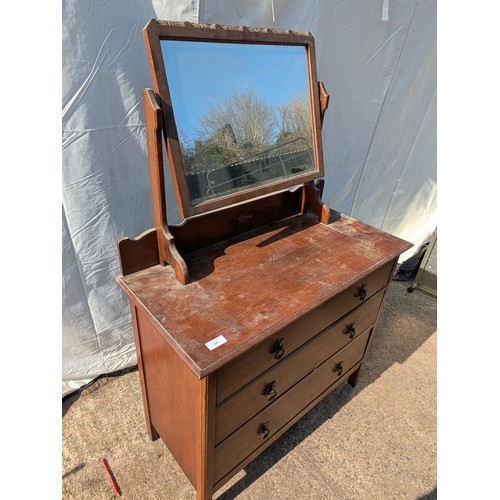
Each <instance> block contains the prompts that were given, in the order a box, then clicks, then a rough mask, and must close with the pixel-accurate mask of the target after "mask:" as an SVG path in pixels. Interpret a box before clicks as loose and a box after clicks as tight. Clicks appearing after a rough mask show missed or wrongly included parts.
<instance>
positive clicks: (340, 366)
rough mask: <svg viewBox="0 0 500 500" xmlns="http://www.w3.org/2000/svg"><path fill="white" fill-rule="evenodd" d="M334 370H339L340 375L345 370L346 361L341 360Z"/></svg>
mask: <svg viewBox="0 0 500 500" xmlns="http://www.w3.org/2000/svg"><path fill="white" fill-rule="evenodd" d="M333 371H334V372H337V375H338V376H339V377H340V376H341V375H342V373H343V372H344V362H343V361H339V362H338V363H337V364H336V365H335V368H334V369H333Z"/></svg>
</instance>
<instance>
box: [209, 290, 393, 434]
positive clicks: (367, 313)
mask: <svg viewBox="0 0 500 500" xmlns="http://www.w3.org/2000/svg"><path fill="white" fill-rule="evenodd" d="M383 296H384V290H381V291H379V292H377V293H376V294H375V295H374V296H373V297H371V298H370V299H369V300H367V301H366V302H365V303H364V304H363V305H361V306H360V307H357V308H356V309H354V311H353V312H351V313H350V314H348V315H347V316H344V317H343V318H342V319H340V320H339V321H337V322H336V323H335V324H334V325H332V326H330V327H328V328H327V329H326V330H324V331H323V332H322V333H320V334H319V335H318V336H317V337H315V338H314V339H313V340H311V341H310V342H308V343H306V344H305V345H304V346H302V347H301V348H300V349H297V350H296V351H295V352H293V353H292V354H291V355H290V356H287V357H286V358H285V359H284V360H283V362H281V363H278V364H277V365H275V366H274V367H273V368H271V369H270V370H268V371H267V372H265V373H264V374H262V375H260V376H259V377H257V378H256V379H255V380H253V381H252V382H250V383H249V384H248V385H246V386H245V387H243V388H242V389H241V390H240V391H238V392H237V393H235V394H234V395H233V396H232V397H230V398H227V399H226V400H225V401H224V402H222V404H220V405H219V406H218V407H217V410H216V416H215V442H216V443H219V442H221V441H222V440H223V439H225V438H226V437H227V436H228V435H229V434H231V433H232V432H234V431H235V430H236V429H237V428H238V427H240V426H241V425H243V424H244V423H245V422H246V421H247V420H249V419H250V418H251V417H253V416H254V415H255V414H256V413H258V412H259V411H261V410H262V409H263V408H265V407H266V406H268V405H270V404H272V403H273V402H275V401H277V400H279V398H280V397H282V396H283V395H286V394H285V393H286V391H287V390H288V389H289V388H290V387H292V386H293V385H294V384H296V383H297V382H298V381H299V380H301V379H302V378H304V377H305V376H306V375H307V374H308V373H310V372H312V371H313V370H314V369H315V368H316V367H318V366H319V365H320V364H321V363H323V362H324V361H326V360H327V359H328V358H329V357H330V356H331V355H332V354H334V353H335V352H337V351H338V350H339V349H342V348H343V347H344V346H345V345H346V344H348V343H349V342H350V341H351V340H352V339H354V338H356V337H357V336H358V335H360V334H361V333H362V332H364V331H365V330H367V329H369V328H370V327H371V326H373V324H374V323H375V320H376V318H377V313H378V310H379V308H380V304H381V302H382V298H383Z"/></svg>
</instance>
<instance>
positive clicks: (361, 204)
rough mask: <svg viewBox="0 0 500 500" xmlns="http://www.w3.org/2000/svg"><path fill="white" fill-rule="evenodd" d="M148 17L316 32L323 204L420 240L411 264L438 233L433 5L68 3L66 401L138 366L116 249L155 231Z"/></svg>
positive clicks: (209, 0)
mask: <svg viewBox="0 0 500 500" xmlns="http://www.w3.org/2000/svg"><path fill="white" fill-rule="evenodd" d="M151 18H157V19H168V20H186V21H190V22H206V23H219V24H231V25H246V26H256V27H271V28H278V29H293V30H297V31H310V32H311V33H312V34H313V35H314V37H315V40H316V52H317V65H318V78H319V79H320V80H322V81H323V82H324V83H325V85H326V88H327V90H328V92H329V93H330V95H331V98H330V106H329V109H328V111H327V113H326V117H325V122H324V126H323V145H324V158H325V180H326V186H325V193H324V197H323V198H324V201H325V202H326V203H328V204H329V206H330V207H332V208H334V209H336V210H338V211H340V212H342V213H344V214H346V215H349V216H352V217H354V218H356V219H359V220H362V221H364V222H367V223H369V224H372V225H374V226H375V227H378V228H380V229H383V230H385V231H388V232H390V233H392V234H395V235H397V236H400V237H402V238H405V239H407V240H409V241H411V242H412V243H414V244H415V248H414V249H413V250H411V251H409V253H408V254H406V255H403V256H402V260H403V259H404V258H407V257H408V256H410V255H411V254H412V253H413V252H414V251H415V250H416V249H417V248H418V246H419V245H420V244H421V243H422V242H423V241H424V240H425V239H426V238H428V237H429V235H430V233H431V232H432V231H433V230H434V228H435V227H436V203H437V201H436V197H437V185H436V177H437V174H436V2H435V0H399V1H396V0H373V1H372V0H348V1H347V0H345V1H342V0H340V1H331V0H322V1H320V0H313V1H308V2H304V1H302V0H240V1H236V0H217V1H216V0H206V1H196V0H176V1H170V2H161V1H152V2H146V1H142V2H137V1H133V0H110V1H108V2H102V1H101V0H88V1H85V2H81V1H78V0H64V2H63V33H62V36H63V40H62V42H63V54H62V58H63V82H62V89H63V91H62V101H63V102H62V106H63V120H62V131H63V165H62V172H63V175H62V182H63V186H62V193H63V197H62V199H63V226H62V227H63V230H62V247H63V248H62V256H63V262H62V267H63V284H62V289H63V294H62V301H63V303H62V306H63V322H62V325H63V331H62V349H63V352H62V357H63V366H62V381H63V385H62V392H63V395H65V394H68V393H70V392H72V391H73V390H74V389H75V388H77V387H79V386H81V385H82V384H84V383H86V382H88V381H90V380H92V379H94V378H95V377H97V376H99V375H101V374H105V373H112V372H114V371H116V370H119V369H122V368H126V367H130V366H133V365H135V364H136V363H137V360H136V355H135V349H134V340H133V332H132V327H131V320H130V314H129V311H128V301H127V299H126V298H125V296H124V295H123V293H122V292H121V290H120V289H119V288H118V286H117V285H116V283H115V281H114V278H115V276H117V275H118V274H119V272H120V271H119V263H118V257H117V251H116V241H117V240H118V239H119V238H121V237H123V236H129V237H135V236H137V235H138V234H140V233H141V232H143V231H144V230H146V229H149V228H150V227H152V225H153V222H152V212H151V198H150V189H149V176H148V165H147V153H146V138H145V127H144V114H143V103H142V90H143V88H145V87H152V81H151V76H150V73H149V67H148V63H147V58H146V53H145V49H144V42H143V37H142V28H143V27H144V26H145V25H146V23H147V21H148V20H149V19H151ZM169 201H170V203H169V209H168V212H169V217H170V218H171V219H175V218H176V214H175V213H174V208H173V207H174V205H173V203H174V200H173V198H172V196H170V200H169Z"/></svg>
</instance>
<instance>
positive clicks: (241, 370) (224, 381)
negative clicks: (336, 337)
mask: <svg viewBox="0 0 500 500" xmlns="http://www.w3.org/2000/svg"><path fill="white" fill-rule="evenodd" d="M392 266H393V262H392V261H391V262H389V263H387V264H386V265H384V266H382V267H380V268H379V269H377V270H375V271H374V272H373V273H371V274H369V275H368V276H366V277H365V278H363V279H361V280H359V281H358V282H357V283H355V284H354V285H352V286H350V287H349V288H347V289H346V290H344V291H343V292H342V293H340V294H338V295H336V296H335V297H333V298H331V299H330V300H328V301H326V302H325V303H323V304H321V305H320V306H318V307H317V308H316V309H314V310H313V311H311V312H309V313H307V314H305V315H304V316H302V317H300V318H299V319H298V320H297V321H295V322H294V323H292V324H291V325H289V326H288V327H286V328H285V329H284V330H282V331H281V332H279V333H278V334H276V335H275V336H273V337H271V338H269V339H268V340H267V341H264V342H261V343H260V344H258V345H256V346H255V347H253V348H252V349H250V350H249V351H247V352H245V353H244V354H242V355H241V356H240V357H239V358H237V359H235V360H234V361H232V362H231V363H228V364H227V365H225V366H223V367H222V368H221V369H220V370H219V371H218V375H217V403H220V402H221V401H223V400H224V399H226V398H227V397H228V396H230V395H231V394H233V393H234V392H235V391H237V390H238V389H239V388H240V387H243V386H244V385H245V384H247V383H248V382H250V381H251V380H253V379H254V378H255V377H256V376H258V375H259V374H260V373H262V372H263V371H265V370H267V369H268V368H270V367H271V366H273V365H274V364H276V363H278V362H279V361H280V360H281V359H283V358H285V357H286V356H288V355H289V354H290V353H291V352H293V351H294V350H295V349H297V348H298V347H300V346H301V345H302V344H304V343H305V342H307V341H308V340H309V339H311V338H312V337H314V336H315V335H316V334H318V333H319V332H321V331H323V330H324V329H325V328H326V327H328V326H330V325H331V324H332V323H334V322H335V321H337V320H338V319H339V318H341V317H342V316H344V315H345V314H347V313H348V312H349V311H351V310H352V309H353V308H354V307H356V306H358V305H360V304H362V303H363V302H364V301H365V300H366V299H368V298H369V297H371V296H372V295H374V294H375V293H376V292H378V291H379V290H380V289H381V288H383V287H384V286H386V285H387V282H388V280H389V275H390V272H391V270H392Z"/></svg>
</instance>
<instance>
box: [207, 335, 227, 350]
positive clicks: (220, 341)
mask: <svg viewBox="0 0 500 500" xmlns="http://www.w3.org/2000/svg"><path fill="white" fill-rule="evenodd" d="M226 342H227V340H226V338H225V337H224V336H223V335H219V336H218V337H216V338H215V339H212V340H211V341H210V342H207V343H206V344H205V345H206V346H207V347H208V348H209V349H210V350H211V351H213V350H214V349H215V348H216V347H219V346H220V345H222V344H225V343H226Z"/></svg>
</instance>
